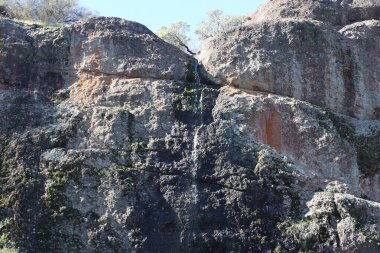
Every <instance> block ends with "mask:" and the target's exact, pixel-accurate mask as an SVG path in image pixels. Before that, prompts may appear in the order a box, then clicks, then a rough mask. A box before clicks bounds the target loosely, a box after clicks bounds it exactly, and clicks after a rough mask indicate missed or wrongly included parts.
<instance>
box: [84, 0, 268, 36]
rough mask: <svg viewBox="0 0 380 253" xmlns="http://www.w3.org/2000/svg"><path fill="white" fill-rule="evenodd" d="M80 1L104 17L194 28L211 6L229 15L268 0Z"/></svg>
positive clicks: (250, 9) (154, 27)
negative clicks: (183, 24)
mask: <svg viewBox="0 0 380 253" xmlns="http://www.w3.org/2000/svg"><path fill="white" fill-rule="evenodd" d="M79 2H80V4H81V5H82V6H84V7H87V8H89V9H90V10H93V11H96V12H97V13H98V14H99V15H101V16H113V17H121V18H125V19H128V20H133V21H137V22H139V23H142V24H144V25H146V26H147V27H148V28H149V29H151V30H152V31H155V30H157V28H159V27H161V26H164V25H169V24H171V23H174V22H176V21H179V20H183V21H185V22H187V23H188V24H189V25H190V26H191V29H192V30H194V29H195V28H196V26H197V25H198V24H199V23H200V22H201V21H202V20H203V19H204V18H205V16H206V13H207V12H208V11H209V10H212V9H216V8H218V9H220V10H222V11H223V12H224V13H225V14H228V15H246V14H249V13H251V12H253V11H254V10H256V9H257V7H258V6H259V5H260V4H262V3H264V2H265V0H190V1H183V0H106V1H105V0H80V1H79Z"/></svg>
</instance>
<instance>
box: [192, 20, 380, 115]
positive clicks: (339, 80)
mask: <svg viewBox="0 0 380 253" xmlns="http://www.w3.org/2000/svg"><path fill="white" fill-rule="evenodd" d="M379 42H380V21H378V20H371V21H362V22H358V23H354V24H351V25H348V26H346V27H344V28H342V29H341V30H338V29H335V28H333V27H331V26H328V25H326V24H325V23H322V22H319V21H313V20H300V19H280V20H275V21H273V20H268V21H264V22H259V23H247V24H245V25H243V26H241V27H239V28H236V29H232V30H230V31H226V32H225V33H223V34H221V35H219V36H217V37H215V38H211V39H209V40H207V41H206V42H205V43H204V44H203V45H202V49H201V53H200V55H199V56H198V58H199V59H200V61H201V62H202V64H203V65H204V66H205V68H206V69H207V70H208V71H209V73H210V74H211V75H212V76H213V77H214V78H215V80H216V81H217V82H219V83H221V84H223V85H231V86H234V87H239V88H242V89H249V90H256V91H263V92H270V93H275V94H280V95H285V96H290V97H294V98H297V99H300V100H304V101H308V102H311V103H313V104H316V105H320V106H324V107H327V108H329V109H331V110H333V111H334V112H339V113H343V114H346V115H350V116H354V117H360V118H367V119H376V118H379V116H378V114H379V110H380V109H379V108H380V58H379V57H378V56H379V55H380V47H379V45H380V43H379Z"/></svg>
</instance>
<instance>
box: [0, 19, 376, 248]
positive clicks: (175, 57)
mask: <svg viewBox="0 0 380 253" xmlns="http://www.w3.org/2000/svg"><path fill="white" fill-rule="evenodd" d="M303 18H305V17H303ZM323 21H325V20H323ZM327 23H328V22H327V21H326V22H325V23H323V22H320V21H301V20H286V21H285V20H282V21H279V22H272V21H268V22H264V23H257V24H255V25H246V26H244V27H241V28H239V30H235V31H230V32H228V33H227V35H230V37H228V38H225V39H224V38H219V39H218V40H219V41H216V40H213V41H211V42H209V44H207V46H206V47H208V51H203V52H202V55H201V58H202V59H203V61H204V64H205V67H206V68H207V69H208V70H209V71H210V76H211V75H215V76H214V77H213V78H215V79H219V81H220V82H222V83H223V84H232V85H233V86H236V87H230V86H227V87H220V86H216V85H206V84H205V83H212V82H209V80H207V78H204V74H205V72H204V70H203V69H202V67H201V66H198V64H197V62H196V61H195V59H193V58H191V57H189V56H188V55H186V54H184V53H183V52H181V51H180V50H178V49H177V48H174V47H172V46H170V45H169V44H166V43H165V42H163V41H161V40H160V39H159V38H157V37H156V36H155V35H154V34H153V33H152V32H150V31H149V30H148V29H147V28H146V27H144V26H143V25H140V24H137V23H134V22H130V21H124V20H121V19H115V18H94V19H90V20H87V21H80V22H78V23H76V24H74V25H71V26H67V27H61V28H48V27H38V26H30V25H25V24H22V23H20V22H14V21H11V20H9V19H0V34H1V35H2V36H1V37H0V38H1V39H0V40H1V43H2V44H0V45H1V47H0V77H1V78H0V108H1V110H0V154H1V157H0V220H1V221H0V234H1V235H2V238H5V239H4V240H6V241H7V245H6V246H14V247H18V248H19V249H20V251H21V252H308V251H312V252H347V253H348V252H378V251H379V234H380V231H379V227H380V215H379V213H380V206H379V204H378V202H379V201H380V200H379V196H380V185H379V178H380V177H379V176H380V173H379V171H380V167H379V164H380V163H379V161H380V152H379V151H380V139H379V138H380V123H379V120H376V119H378V118H379V117H378V113H380V112H378V110H377V109H378V106H379V95H378V92H379V85H378V81H379V80H378V77H379V69H378V64H379V54H378V51H379V48H378V42H379V41H378V38H379V36H378V35H379V34H378V28H379V23H378V21H363V22H357V23H353V24H350V25H347V26H345V27H338V28H331V27H330V26H328V25H327ZM338 29H339V31H338ZM313 41H314V42H313ZM315 42H318V43H315ZM27 52H30V53H31V56H30V57H29V58H30V59H31V60H30V61H25V62H23V61H20V60H19V59H23V57H24V56H25V55H26V54H27ZM29 58H28V59H29ZM289 59H292V60H291V61H290V60H289ZM321 66H323V68H321ZM315 68H316V69H317V70H315ZM51 72H52V73H55V75H52V74H51ZM48 73H50V74H48ZM294 84H297V86H296V85H294ZM317 105H322V106H325V107H327V108H330V109H327V108H325V107H320V106H317ZM350 115H351V116H356V117H357V118H354V117H351V116H350ZM0 247H3V245H0Z"/></svg>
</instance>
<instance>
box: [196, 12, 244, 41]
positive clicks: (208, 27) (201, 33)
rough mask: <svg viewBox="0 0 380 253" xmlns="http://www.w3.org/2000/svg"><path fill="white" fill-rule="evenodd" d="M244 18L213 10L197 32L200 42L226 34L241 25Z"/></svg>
mask: <svg viewBox="0 0 380 253" xmlns="http://www.w3.org/2000/svg"><path fill="white" fill-rule="evenodd" d="M242 22H243V17H241V16H229V15H224V14H223V11H221V10H219V9H215V10H211V11H209V12H208V13H207V17H206V19H205V20H203V21H202V22H201V23H200V24H199V25H198V27H197V29H196V30H195V33H196V34H197V35H198V38H199V39H200V40H205V39H207V38H210V37H213V36H215V35H216V34H218V33H221V32H225V31H227V30H229V29H231V28H233V27H236V26H239V25H241V24H242Z"/></svg>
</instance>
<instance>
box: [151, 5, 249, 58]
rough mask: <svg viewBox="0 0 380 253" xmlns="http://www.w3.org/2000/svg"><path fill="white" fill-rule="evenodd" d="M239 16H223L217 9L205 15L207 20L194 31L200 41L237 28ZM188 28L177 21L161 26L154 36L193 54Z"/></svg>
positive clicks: (241, 18) (240, 22)
mask: <svg viewBox="0 0 380 253" xmlns="http://www.w3.org/2000/svg"><path fill="white" fill-rule="evenodd" d="M243 20H244V19H243V17H241V16H228V15H224V14H223V12H222V11H221V10H219V9H215V10H211V11H209V12H208V13H207V18H206V19H205V20H203V21H202V22H201V23H200V24H199V25H198V27H197V29H196V30H195V33H196V35H197V36H198V39H199V40H200V41H203V40H205V39H207V38H210V37H213V36H216V35H217V34H220V33H222V32H224V31H227V30H229V29H231V28H233V27H236V26H239V25H241V24H242V22H243ZM189 32H190V26H189V25H188V24H187V23H186V22H183V21H178V22H176V23H174V24H171V25H170V26H163V27H161V28H159V29H158V30H157V31H156V34H157V35H158V36H159V37H160V38H161V39H163V40H165V41H166V42H168V43H170V44H173V45H174V46H177V47H179V48H181V49H182V50H183V51H185V52H188V53H190V54H194V53H193V52H192V51H191V50H190V49H189V42H190V41H191V39H190V36H189Z"/></svg>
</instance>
